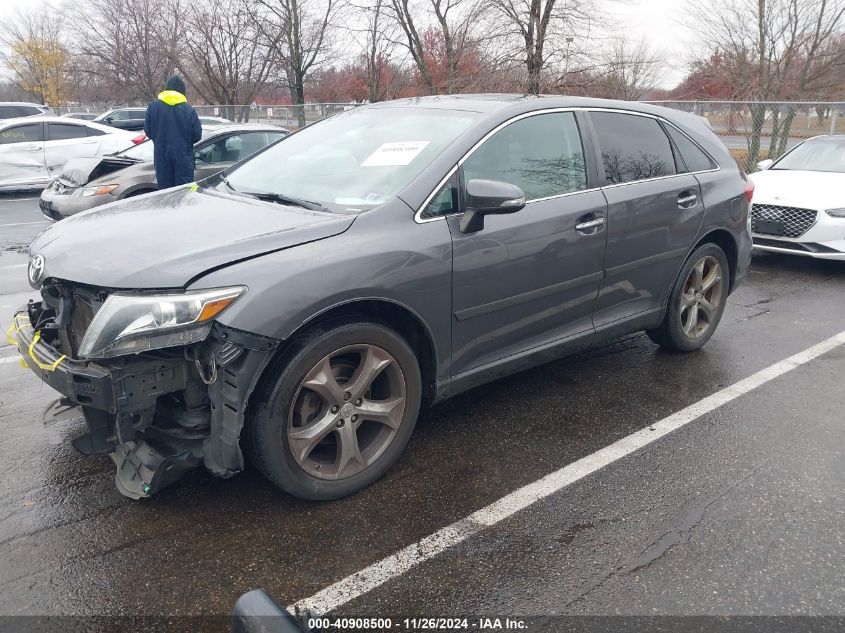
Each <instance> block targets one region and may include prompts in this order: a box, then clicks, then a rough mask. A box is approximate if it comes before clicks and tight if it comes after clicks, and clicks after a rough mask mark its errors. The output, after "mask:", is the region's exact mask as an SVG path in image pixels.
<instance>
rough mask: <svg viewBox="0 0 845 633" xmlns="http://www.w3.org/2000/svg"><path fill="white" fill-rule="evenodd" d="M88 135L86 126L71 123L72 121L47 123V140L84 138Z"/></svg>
mask: <svg viewBox="0 0 845 633" xmlns="http://www.w3.org/2000/svg"><path fill="white" fill-rule="evenodd" d="M86 136H89V134H88V128H86V127H85V126H84V125H73V124H72V123H48V124H47V140H48V141H66V140H68V139H72V138H85V137H86Z"/></svg>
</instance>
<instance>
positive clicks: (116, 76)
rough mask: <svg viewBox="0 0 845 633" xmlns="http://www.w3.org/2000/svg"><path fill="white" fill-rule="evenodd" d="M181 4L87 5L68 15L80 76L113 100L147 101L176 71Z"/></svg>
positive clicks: (92, 0)
mask: <svg viewBox="0 0 845 633" xmlns="http://www.w3.org/2000/svg"><path fill="white" fill-rule="evenodd" d="M182 9H183V7H182V6H181V5H180V4H179V0H85V3H84V4H83V5H82V7H81V10H78V11H68V16H69V20H70V24H71V29H72V32H73V37H74V41H75V42H76V44H75V48H76V50H77V52H78V54H79V56H80V57H81V58H82V59H83V62H82V63H80V64H78V65H77V70H78V72H79V73H80V74H83V75H87V76H89V77H92V78H94V79H96V80H97V81H98V82H99V83H101V84H104V85H105V86H106V88H107V89H108V90H109V92H110V95H111V97H112V100H114V99H115V98H117V99H119V100H122V101H127V102H128V101H138V100H150V99H153V98H155V95H156V94H157V93H158V92H159V91H160V90H161V89H162V88H163V86H164V82H165V81H166V80H167V77H168V76H169V75H170V74H172V72H173V69H174V63H173V54H172V46H173V44H174V43H175V42H178V41H181V39H182V35H183V26H184V24H185V22H184V16H183V14H182Z"/></svg>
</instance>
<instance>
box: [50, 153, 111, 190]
mask: <svg viewBox="0 0 845 633" xmlns="http://www.w3.org/2000/svg"><path fill="white" fill-rule="evenodd" d="M102 161H103V159H102V158H99V157H98V158H74V159H71V160H69V161H68V162H66V163H65V166H64V167H62V171H61V173H59V180H61V181H62V182H65V183H67V184H69V185H76V186H81V185H84V184H85V183H87V182H88V180H89V176H90V175H91V172H92V171H94V169H96V167H97V165H99V164H100V163H101V162H102Z"/></svg>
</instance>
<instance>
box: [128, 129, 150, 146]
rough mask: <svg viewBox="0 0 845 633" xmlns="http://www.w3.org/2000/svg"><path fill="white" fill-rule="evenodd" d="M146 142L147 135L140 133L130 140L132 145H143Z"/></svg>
mask: <svg viewBox="0 0 845 633" xmlns="http://www.w3.org/2000/svg"><path fill="white" fill-rule="evenodd" d="M146 140H147V135H146V134H145V133H144V132H141V133H140V134H139V135H138V136H136V137H135V138H133V139H132V143H133V144H135V145H137V144H138V143H143V142H144V141H146Z"/></svg>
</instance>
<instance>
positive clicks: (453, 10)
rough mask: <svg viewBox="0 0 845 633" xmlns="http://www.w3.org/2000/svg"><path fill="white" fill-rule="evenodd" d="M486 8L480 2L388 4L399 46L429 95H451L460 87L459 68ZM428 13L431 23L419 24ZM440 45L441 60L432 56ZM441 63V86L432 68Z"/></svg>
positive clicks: (439, 0)
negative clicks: (407, 55)
mask: <svg viewBox="0 0 845 633" xmlns="http://www.w3.org/2000/svg"><path fill="white" fill-rule="evenodd" d="M485 6H486V5H485V3H484V2H483V0H481V1H477V0H427V2H422V3H420V4H419V5H418V4H415V3H414V2H412V0H390V9H391V17H392V18H393V20H394V21H395V22H396V24H397V25H398V27H399V30H400V32H401V38H400V42H399V43H400V44H401V45H402V46H403V47H404V48H406V49H407V51H408V53H409V54H410V56H411V59H412V60H413V62H414V65H415V66H416V69H417V71H418V72H419V75H420V78H421V79H422V82H423V84H424V85H425V87H426V90H427V91H428V92H429V93H431V94H436V93H438V92H440V90H441V88H442V89H443V90H444V91H445V92H446V93H452V92H456V91H458V90H459V89H460V88H461V87H462V86H460V85H459V79H461V78H460V77H459V74H460V73H459V66H460V65H461V63H462V62H463V61H464V60H465V58H466V56H467V55H468V54H469V53H470V52H471V51H473V50H475V47H476V46H477V44H478V38H477V36H476V33H475V32H474V27H476V26H478V20H479V16H480V14H481V13H482V11H483V9H484V8H485ZM429 11H430V12H431V14H432V15H433V17H434V19H433V20H432V22H431V23H428V22H426V21H425V20H420V16H424V15H426V13H427V12H429ZM431 29H433V30H431ZM427 33H429V34H431V35H432V36H435V37H436V39H435V41H431V38H427V37H426V34H427ZM439 43H442V46H443V55H442V60H440V59H438V56H435V55H433V54H432V53H433V52H435V48H436V44H439ZM440 61H442V64H443V65H444V66H445V69H444V70H445V78H444V81H443V83H444V84H445V85H443V86H441V85H440V83H441V82H440V81H438V78H437V77H436V75H437V74H438V73H437V72H436V71H437V69H435V68H434V66H435V64H437V63H438V62H440Z"/></svg>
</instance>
